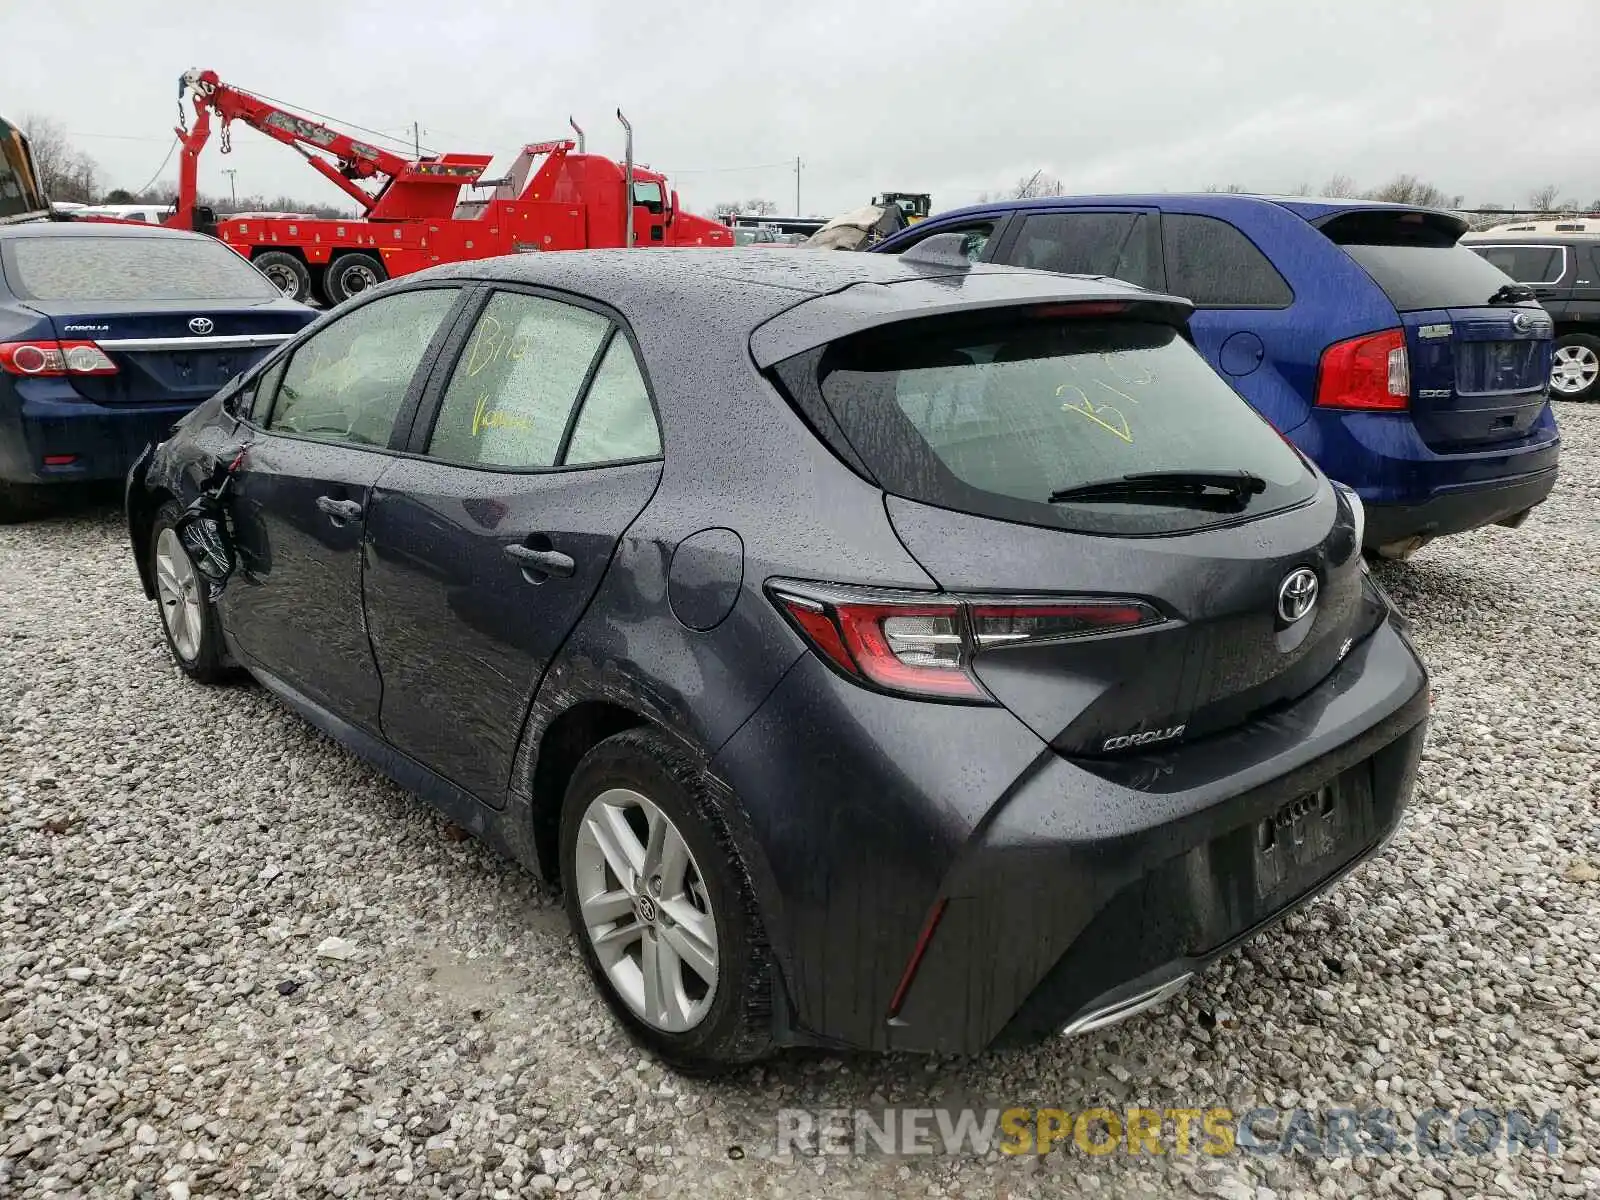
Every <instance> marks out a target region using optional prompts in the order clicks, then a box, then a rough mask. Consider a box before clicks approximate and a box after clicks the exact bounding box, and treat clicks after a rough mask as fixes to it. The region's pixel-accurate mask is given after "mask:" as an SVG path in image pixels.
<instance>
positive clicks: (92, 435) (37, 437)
mask: <svg viewBox="0 0 1600 1200" xmlns="http://www.w3.org/2000/svg"><path fill="white" fill-rule="evenodd" d="M55 382H57V381H54V380H26V381H24V382H23V384H22V385H21V386H18V387H15V388H6V387H5V385H4V383H0V479H3V480H7V481H9V482H12V483H74V482H84V481H88V480H100V479H122V478H124V477H125V476H126V475H127V473H128V467H129V466H130V464H132V462H133V460H134V459H135V458H136V457H138V454H139V452H140V451H141V450H143V449H144V447H145V446H146V445H147V444H149V443H151V442H159V441H161V440H162V439H163V438H165V437H166V436H167V431H168V430H169V429H170V428H171V427H172V423H173V422H174V421H176V420H178V419H179V418H181V417H183V416H184V415H186V414H187V413H189V412H190V411H191V410H193V408H194V407H195V406H194V405H193V404H128V405H117V406H112V405H104V404H95V403H94V402H93V401H90V400H82V399H77V398H66V397H57V396H54V395H51V394H50V391H52V390H54V389H48V388H44V387H36V385H48V384H53V383H55ZM35 393H37V394H35ZM46 456H50V457H57V456H70V458H71V461H70V462H67V463H63V464H61V465H53V466H47V465H46V464H45V461H44V460H45V458H46Z"/></svg>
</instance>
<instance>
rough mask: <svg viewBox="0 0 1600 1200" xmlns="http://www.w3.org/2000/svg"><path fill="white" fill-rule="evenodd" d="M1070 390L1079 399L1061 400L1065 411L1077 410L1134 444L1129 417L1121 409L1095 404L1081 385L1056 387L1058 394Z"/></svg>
mask: <svg viewBox="0 0 1600 1200" xmlns="http://www.w3.org/2000/svg"><path fill="white" fill-rule="evenodd" d="M1068 392H1076V393H1077V394H1078V399H1077V401H1076V402H1074V401H1072V400H1063V401H1062V402H1061V409H1062V411H1063V412H1075V413H1079V414H1081V415H1083V416H1085V417H1088V418H1089V420H1091V421H1093V422H1094V423H1095V424H1096V425H1098V426H1100V428H1101V429H1104V430H1106V431H1107V432H1108V433H1112V434H1115V435H1116V436H1117V437H1119V438H1121V439H1122V440H1123V441H1125V442H1127V443H1128V444H1129V445H1130V446H1131V445H1133V430H1132V429H1130V428H1129V427H1128V418H1127V417H1125V416H1123V415H1122V410H1121V409H1119V408H1116V407H1114V406H1113V405H1110V404H1099V405H1097V404H1095V403H1094V401H1092V400H1090V399H1089V397H1088V396H1087V395H1086V394H1085V393H1084V390H1083V389H1082V388H1081V387H1077V386H1076V385H1074V384H1070V383H1063V384H1062V385H1061V386H1060V387H1058V388H1057V389H1056V395H1058V396H1064V395H1066V394H1067V393H1068Z"/></svg>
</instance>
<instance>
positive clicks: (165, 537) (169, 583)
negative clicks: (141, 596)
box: [156, 529, 205, 662]
mask: <svg viewBox="0 0 1600 1200" xmlns="http://www.w3.org/2000/svg"><path fill="white" fill-rule="evenodd" d="M156 591H157V592H158V593H159V595H160V597H161V619H162V621H163V622H165V623H166V626H167V634H168V636H170V637H171V638H172V645H173V647H174V648H175V649H176V650H177V651H178V656H179V657H180V658H182V659H183V660H184V662H193V661H194V660H195V659H196V658H197V657H199V654H200V638H201V635H202V632H203V630H204V628H205V610H204V609H203V607H202V605H201V599H200V576H199V574H198V573H197V572H196V571H195V569H194V564H193V563H192V562H190V561H189V554H188V552H187V551H186V550H184V548H183V543H182V542H180V541H179V540H178V535H177V533H175V532H174V531H173V530H171V529H163V530H162V531H161V536H160V537H159V538H157V539H156Z"/></svg>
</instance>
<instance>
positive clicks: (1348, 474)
mask: <svg viewBox="0 0 1600 1200" xmlns="http://www.w3.org/2000/svg"><path fill="white" fill-rule="evenodd" d="M1466 230H1467V223H1466V222H1465V221H1464V220H1462V219H1461V218H1460V217H1458V216H1456V215H1454V214H1453V213H1448V212H1442V211H1438V210H1434V209H1425V208H1417V207H1411V206H1406V205H1398V204H1380V203H1373V202H1367V201H1358V200H1317V199H1295V198H1272V197H1264V196H1246V195H1235V194H1231V193H1204V194H1199V195H1151V196H1082V197H1051V198H1048V199H1042V200H1022V201H1009V202H1006V203H1003V204H989V205H980V206H977V207H972V208H963V209H958V210H955V211H953V212H948V213H942V214H940V215H938V216H936V217H933V218H931V219H929V220H927V221H924V222H922V223H920V224H918V225H916V226H914V227H913V228H911V229H908V230H906V231H904V232H902V233H900V234H898V235H896V236H895V237H892V238H889V239H888V240H886V241H885V242H884V243H883V244H882V245H881V246H880V247H878V249H879V250H880V251H881V252H884V253H890V254H898V253H901V252H903V251H905V250H907V249H908V248H910V247H911V246H914V245H916V244H917V243H918V242H920V241H922V240H923V239H925V238H928V237H931V236H934V235H936V234H941V233H952V232H956V233H960V234H962V235H963V237H964V239H965V240H964V245H965V249H966V252H967V254H968V255H969V257H971V258H972V259H973V260H975V261H981V262H994V263H1007V264H1011V265H1014V266H1022V267H1032V268H1036V269H1040V270H1048V271H1062V272H1070V273H1076V274H1088V275H1105V276H1113V277H1116V278H1118V279H1123V280H1126V281H1128V282H1130V283H1136V284H1139V285H1140V286H1142V287H1146V288H1149V289H1151V290H1153V291H1158V292H1170V293H1173V294H1176V295H1181V296H1186V297H1188V298H1189V299H1190V300H1192V301H1193V302H1194V304H1195V313H1194V315H1193V317H1192V318H1191V319H1190V322H1189V328H1190V330H1191V331H1192V334H1193V337H1194V342H1195V346H1196V347H1197V348H1198V349H1199V351H1200V352H1201V353H1202V354H1203V355H1204V356H1205V358H1206V360H1207V361H1208V362H1209V363H1210V364H1211V365H1212V366H1213V367H1214V368H1216V370H1217V371H1218V372H1219V373H1220V374H1221V375H1222V376H1223V377H1224V378H1225V379H1227V380H1228V382H1229V383H1231V384H1232V385H1233V387H1234V390H1236V391H1237V392H1238V393H1239V394H1240V395H1241V396H1243V397H1244V398H1245V399H1246V400H1247V401H1249V402H1250V404H1251V405H1252V406H1254V407H1255V409H1256V410H1257V411H1258V412H1260V413H1261V414H1262V415H1263V416H1265V417H1266V418H1267V419H1268V420H1270V421H1271V422H1272V423H1273V425H1275V426H1276V427H1277V428H1278V429H1279V431H1280V432H1282V433H1283V434H1284V435H1285V436H1287V437H1288V438H1289V439H1290V440H1291V441H1292V442H1293V443H1294V444H1295V445H1296V446H1298V447H1300V448H1301V449H1302V450H1304V451H1305V452H1306V453H1307V454H1309V455H1310V456H1311V457H1312V458H1313V459H1314V460H1315V461H1316V462H1317V465H1318V466H1320V467H1321V468H1322V469H1323V470H1324V471H1325V472H1327V474H1328V475H1329V476H1330V477H1332V478H1334V479H1338V480H1340V481H1341V482H1344V483H1347V484H1349V485H1351V486H1352V487H1354V488H1355V489H1356V491H1357V492H1359V493H1360V495H1361V498H1362V500H1363V501H1364V502H1365V503H1366V506H1367V546H1368V548H1369V549H1372V550H1376V551H1378V552H1379V553H1383V554H1385V555H1387V556H1390V557H1405V556H1407V555H1409V554H1410V553H1411V552H1412V551H1414V550H1416V549H1417V548H1419V547H1420V546H1421V545H1423V544H1424V543H1426V542H1427V541H1429V540H1431V539H1432V538H1435V537H1438V536H1441V535H1445V534H1452V533H1460V532H1464V531H1466V530H1470V529H1476V528H1479V527H1481V526H1484V525H1489V524H1501V525H1511V526H1515V525H1518V524H1520V523H1521V522H1522V521H1523V520H1524V519H1525V518H1526V517H1527V515H1528V513H1529V512H1530V511H1531V510H1532V509H1533V507H1534V506H1535V505H1537V504H1539V503H1540V502H1541V501H1543V500H1544V499H1545V497H1546V496H1548V495H1549V493H1550V490H1551V488H1552V487H1554V485H1555V478H1556V461H1557V457H1558V454H1559V450H1560V436H1559V434H1558V432H1557V430H1556V422H1555V417H1554V415H1553V414H1552V413H1551V410H1550V407H1549V404H1548V403H1547V401H1548V398H1549V395H1548V394H1549V379H1550V364H1551V344H1552V337H1553V325H1552V322H1551V320H1550V318H1549V316H1548V315H1547V314H1546V313H1545V312H1544V310H1543V309H1541V308H1540V307H1539V305H1538V303H1537V302H1536V301H1535V298H1534V295H1533V293H1532V292H1531V291H1529V290H1528V289H1527V288H1526V287H1523V286H1521V285H1519V284H1516V283H1514V282H1513V281H1512V280H1511V279H1510V278H1509V277H1507V276H1506V275H1504V274H1503V273H1502V272H1501V271H1499V270H1498V269H1497V268H1495V267H1493V266H1491V265H1490V264H1489V263H1487V262H1484V261H1483V260H1482V259H1481V258H1480V257H1478V256H1477V255H1475V254H1473V253H1472V252H1471V251H1470V250H1469V249H1467V248H1466V247H1465V246H1463V245H1461V244H1460V238H1461V235H1462V234H1463V233H1465V232H1466Z"/></svg>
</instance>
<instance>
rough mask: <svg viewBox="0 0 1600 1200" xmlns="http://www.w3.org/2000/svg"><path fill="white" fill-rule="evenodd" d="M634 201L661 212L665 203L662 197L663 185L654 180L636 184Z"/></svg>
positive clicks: (634, 186) (653, 210)
mask: <svg viewBox="0 0 1600 1200" xmlns="http://www.w3.org/2000/svg"><path fill="white" fill-rule="evenodd" d="M633 202H634V203H635V204H642V205H644V206H645V207H646V208H648V209H649V210H650V211H651V212H660V211H661V209H662V206H663V205H664V203H665V201H663V200H662V198H661V185H660V184H659V183H656V182H654V181H651V182H649V183H636V184H634V185H633Z"/></svg>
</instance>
